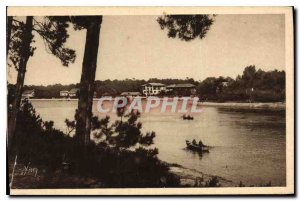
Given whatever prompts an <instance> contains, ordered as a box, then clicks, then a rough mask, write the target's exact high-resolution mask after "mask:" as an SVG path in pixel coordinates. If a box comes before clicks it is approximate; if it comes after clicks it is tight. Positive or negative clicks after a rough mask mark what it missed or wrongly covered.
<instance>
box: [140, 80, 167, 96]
mask: <svg viewBox="0 0 300 201" xmlns="http://www.w3.org/2000/svg"><path fill="white" fill-rule="evenodd" d="M142 87H143V94H144V95H146V96H155V95H159V94H160V93H161V92H162V91H166V85H164V84H162V83H154V82H152V83H147V84H144V85H142Z"/></svg>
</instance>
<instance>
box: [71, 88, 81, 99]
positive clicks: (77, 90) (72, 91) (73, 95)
mask: <svg viewBox="0 0 300 201" xmlns="http://www.w3.org/2000/svg"><path fill="white" fill-rule="evenodd" d="M78 93H79V89H78V88H74V89H71V90H70V91H69V97H70V98H74V97H77V96H78Z"/></svg>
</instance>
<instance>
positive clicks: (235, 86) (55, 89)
mask: <svg viewBox="0 0 300 201" xmlns="http://www.w3.org/2000/svg"><path fill="white" fill-rule="evenodd" d="M149 82H158V83H163V84H165V85H170V84H180V83H190V84H194V85H195V86H196V89H197V95H198V96H199V98H200V100H201V101H217V102H224V101H237V102H278V101H279V102H280V101H285V71H278V70H273V71H267V72H266V71H263V70H261V69H258V70H256V68H255V66H248V67H246V68H245V69H244V71H243V74H242V75H238V76H237V77H236V79H233V78H230V77H222V76H220V77H208V78H206V79H204V80H203V81H195V80H194V79H193V78H188V77H187V78H186V79H158V78H151V79H149V80H139V79H125V80H109V79H108V80H104V81H100V80H96V81H95V92H96V97H101V96H102V95H111V96H117V95H119V94H120V93H122V92H126V91H139V92H141V90H142V87H141V86H142V85H143V84H145V83H149ZM8 87H9V90H13V88H14V86H13V85H9V86H8ZM73 88H79V83H77V84H70V85H62V84H55V85H48V86H34V85H28V86H24V90H28V89H34V90H35V97H36V98H59V97H60V94H59V92H60V91H63V90H68V91H69V90H71V89H73Z"/></svg>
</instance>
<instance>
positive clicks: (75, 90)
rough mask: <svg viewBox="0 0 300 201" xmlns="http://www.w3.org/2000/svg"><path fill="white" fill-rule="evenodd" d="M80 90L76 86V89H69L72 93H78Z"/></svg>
mask: <svg viewBox="0 0 300 201" xmlns="http://www.w3.org/2000/svg"><path fill="white" fill-rule="evenodd" d="M78 91H79V89H78V88H74V89H71V90H70V91H69V93H70V94H72V93H77V92H78Z"/></svg>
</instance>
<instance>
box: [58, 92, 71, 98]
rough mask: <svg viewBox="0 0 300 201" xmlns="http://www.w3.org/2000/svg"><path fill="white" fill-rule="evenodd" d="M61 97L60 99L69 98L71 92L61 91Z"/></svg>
mask: <svg viewBox="0 0 300 201" xmlns="http://www.w3.org/2000/svg"><path fill="white" fill-rule="evenodd" d="M59 95H60V97H68V96H69V92H68V91H60V92H59Z"/></svg>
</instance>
